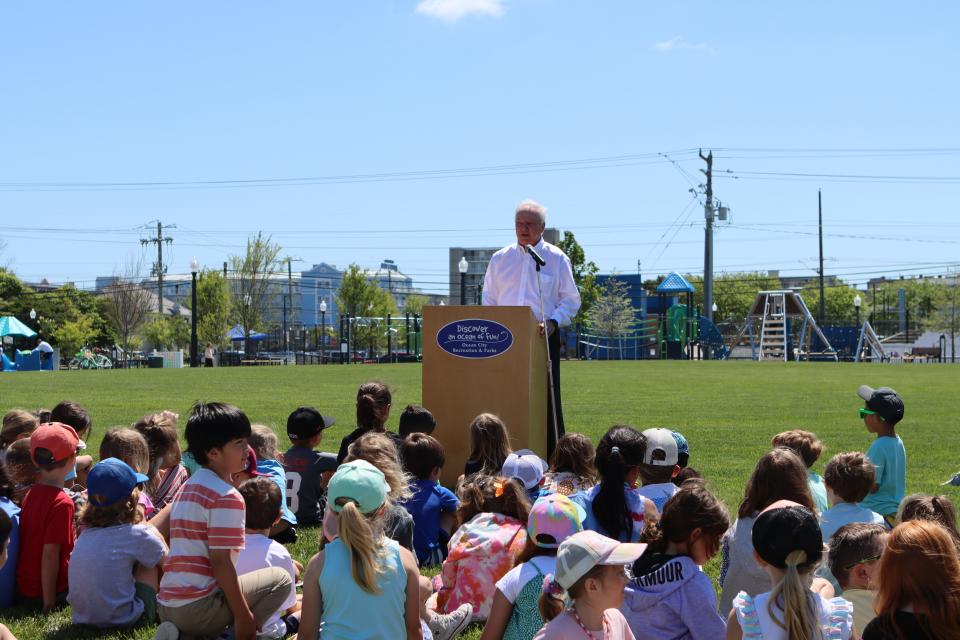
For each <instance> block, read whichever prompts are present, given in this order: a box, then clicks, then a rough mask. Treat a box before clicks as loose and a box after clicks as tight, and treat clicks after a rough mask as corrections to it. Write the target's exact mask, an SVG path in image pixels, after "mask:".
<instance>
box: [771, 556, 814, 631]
mask: <svg viewBox="0 0 960 640" xmlns="http://www.w3.org/2000/svg"><path fill="white" fill-rule="evenodd" d="M784 563H785V564H786V565H787V570H786V573H785V574H784V576H783V579H782V580H780V582H778V583H777V584H776V585H775V586H774V587H773V590H772V591H771V592H770V600H769V602H767V612H768V613H769V614H770V617H771V618H772V619H773V621H774V623H776V625H777V626H778V627H780V628H781V629H783V630H784V631H786V632H787V637H788V638H790V640H821V639H822V638H823V634H822V633H821V631H820V621H819V618H818V616H817V613H816V611H817V609H816V607H817V604H816V598H817V597H818V596H817V595H816V594H815V593H813V592H812V591H810V589H808V588H807V585H805V584H804V580H803V576H805V575H807V574H809V573H810V571H811V570H812V569H813V567H814V566H815V564H816V563H815V562H814V563H811V564H809V565H808V564H807V553H806V552H805V551H802V550H799V549H798V550H796V551H791V552H790V553H789V554H787V557H786V560H784ZM798 566H801V567H803V572H802V573H801V570H800V569H798ZM781 603H782V605H783V609H782V612H783V620H784V621H783V623H781V622H780V620H779V619H778V617H777V616H776V615H775V614H774V607H776V608H780V605H781Z"/></svg>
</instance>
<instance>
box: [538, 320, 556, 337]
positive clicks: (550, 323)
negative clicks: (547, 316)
mask: <svg viewBox="0 0 960 640" xmlns="http://www.w3.org/2000/svg"><path fill="white" fill-rule="evenodd" d="M559 326H560V325H558V324H557V321H556V320H547V336H552V335H553V332H554V331H556V330H557V329H558V328H559ZM540 335H543V323H542V322H541V323H540Z"/></svg>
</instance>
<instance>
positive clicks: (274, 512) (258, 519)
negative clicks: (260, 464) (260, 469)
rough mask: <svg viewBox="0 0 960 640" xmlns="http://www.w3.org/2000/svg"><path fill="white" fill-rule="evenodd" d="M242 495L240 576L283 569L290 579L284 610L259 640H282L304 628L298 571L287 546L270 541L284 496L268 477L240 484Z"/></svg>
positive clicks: (267, 624) (270, 621)
mask: <svg viewBox="0 0 960 640" xmlns="http://www.w3.org/2000/svg"><path fill="white" fill-rule="evenodd" d="M239 491H240V495H241V496H243V502H244V504H245V505H246V510H247V511H246V513H247V516H246V523H245V524H246V528H245V532H244V538H245V540H244V547H243V549H242V550H241V551H240V554H239V555H238V556H237V574H238V575H240V576H242V575H244V574H245V573H251V572H253V571H256V570H258V569H265V568H267V567H280V568H281V569H283V570H284V571H286V572H287V574H288V575H289V576H290V580H291V583H290V591H289V595H288V596H287V599H286V600H284V602H283V605H282V606H281V609H280V610H279V611H277V612H276V613H274V614H273V615H272V616H270V618H269V619H268V620H267V621H266V622H265V623H263V625H262V626H261V627H260V632H259V633H258V634H257V638H258V639H260V640H278V639H279V638H283V637H285V636H287V635H288V634H291V633H296V631H297V628H298V627H299V626H300V621H299V618H298V614H297V612H298V611H299V610H300V602H299V601H298V599H297V588H296V586H295V584H296V581H297V571H296V568H295V567H294V565H293V558H291V557H290V552H289V551H287V549H286V547H284V546H283V545H282V544H280V543H279V542H277V541H276V540H271V539H270V538H269V534H270V529H271V528H272V527H273V526H275V525H276V524H277V522H279V521H280V518H281V517H282V511H281V505H282V504H283V496H282V495H281V494H280V488H279V487H278V486H277V485H276V483H275V482H274V481H273V480H272V479H271V478H268V477H259V478H251V479H250V480H247V481H246V482H244V483H243V484H241V485H240V489H239Z"/></svg>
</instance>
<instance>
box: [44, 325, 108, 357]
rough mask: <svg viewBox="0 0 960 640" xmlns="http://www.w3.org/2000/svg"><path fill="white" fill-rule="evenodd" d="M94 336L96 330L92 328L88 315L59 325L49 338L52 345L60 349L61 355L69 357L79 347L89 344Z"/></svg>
mask: <svg viewBox="0 0 960 640" xmlns="http://www.w3.org/2000/svg"><path fill="white" fill-rule="evenodd" d="M96 335H97V330H96V329H95V328H94V326H93V319H92V318H91V317H90V316H88V315H78V316H77V317H76V318H75V319H73V320H66V321H65V322H63V323H61V324H60V326H58V327H57V328H56V329H55V330H54V331H53V333H52V334H51V337H52V338H53V341H54V344H56V345H57V346H59V347H60V352H61V354H63V356H64V357H69V356H70V355H72V354H74V353H76V352H77V351H79V350H80V348H81V347H83V346H86V345H89V344H91V341H92V340H93V339H94V337H95V336H96Z"/></svg>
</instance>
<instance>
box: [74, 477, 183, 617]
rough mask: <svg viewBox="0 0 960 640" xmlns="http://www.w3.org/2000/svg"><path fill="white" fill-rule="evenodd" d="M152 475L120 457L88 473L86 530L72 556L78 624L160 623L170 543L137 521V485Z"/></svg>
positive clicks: (83, 520) (82, 516)
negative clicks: (159, 603) (163, 568)
mask: <svg viewBox="0 0 960 640" xmlns="http://www.w3.org/2000/svg"><path fill="white" fill-rule="evenodd" d="M146 481H147V476H146V475H144V474H142V473H136V472H135V471H134V470H133V469H132V468H131V467H130V466H129V465H128V464H126V463H125V462H123V461H122V460H118V459H117V458H107V459H105V460H101V461H100V462H98V463H97V464H95V465H94V466H93V468H92V469H91V470H90V473H89V474H87V505H86V506H85V507H84V508H83V510H82V511H81V512H80V524H82V525H83V526H84V530H83V533H82V534H80V536H79V537H78V538H77V542H76V546H74V549H73V553H72V554H71V555H70V567H69V576H70V594H69V595H68V596H67V600H68V602H69V603H70V606H71V607H72V610H73V623H74V624H86V625H91V626H95V627H129V626H134V625H138V624H156V622H157V589H158V588H159V585H160V563H161V561H162V560H163V558H164V556H165V555H166V553H167V545H166V543H165V542H164V541H163V538H161V537H160V534H159V533H157V531H156V530H155V529H153V527H150V526H148V525H143V524H137V522H138V521H139V519H140V516H139V514H138V512H137V510H138V505H139V501H138V497H139V495H138V494H139V493H140V489H139V488H138V487H137V485H139V484H140V483H142V482H146Z"/></svg>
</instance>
